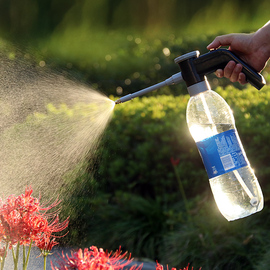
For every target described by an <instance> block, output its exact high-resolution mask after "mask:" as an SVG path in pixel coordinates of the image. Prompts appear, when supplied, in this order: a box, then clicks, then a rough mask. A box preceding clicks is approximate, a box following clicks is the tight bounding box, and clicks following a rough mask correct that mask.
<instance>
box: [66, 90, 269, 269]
mask: <svg viewBox="0 0 270 270" xmlns="http://www.w3.org/2000/svg"><path fill="white" fill-rule="evenodd" d="M269 90H270V89H269V87H268V86H266V87H264V88H263V89H262V90H261V91H257V90H256V89H254V88H252V87H251V86H249V87H247V88H246V89H244V90H242V91H239V90H238V89H236V88H234V87H232V86H228V87H227V88H225V89H223V88H221V87H219V88H217V89H216V91H217V92H218V93H219V94H221V95H222V96H223V97H224V98H225V99H226V101H227V102H228V103H229V105H230V106H231V108H232V109H233V111H234V115H235V119H236V126H237V129H238V132H239V135H240V138H241V140H242V143H243V145H244V148H245V150H246V153H247V156H248V158H249V161H250V163H251V165H252V167H253V168H254V169H255V172H256V175H257V177H258V179H259V182H260V184H261V186H262V189H263V192H264V196H265V208H264V209H263V211H262V212H260V213H257V214H255V215H253V216H250V217H248V218H245V219H242V220H238V221H234V222H227V221H226V220H225V218H224V217H222V216H221V214H220V213H219V211H218V210H217V207H216V205H215V202H214V200H213V197H212V194H211V191H210V187H209V184H208V179H207V175H206V172H205V170H204V167H203V165H202V161H201V158H200V156H199V154H198V151H197V149H196V146H195V143H194V142H193V140H192V139H191V136H190V134H189V132H188V129H187V126H186V123H185V110H186V105H187V102H188V99H189V97H188V96H187V95H180V96H178V97H174V96H171V95H166V96H162V95H161V96H156V97H148V98H145V97H143V98H138V99H134V100H133V101H130V102H128V103H124V104H120V105H117V106H116V107H115V113H114V117H113V120H112V122H111V123H110V125H109V127H108V129H107V130H106V132H105V134H104V137H103V143H102V145H103V147H102V148H100V157H99V159H98V165H97V170H96V171H95V175H94V179H93V178H91V181H88V185H90V186H92V188H91V189H89V190H91V192H90V193H87V191H86V189H85V188H82V187H81V186H80V185H78V186H77V188H74V189H73V190H74V193H71V194H70V196H71V197H70V198H71V199H72V200H73V201H74V200H75V198H76V202H75V201H74V206H75V209H76V207H77V209H78V210H77V212H76V211H74V216H73V218H74V220H76V225H78V224H83V226H82V227H79V228H78V227H77V226H75V223H74V226H73V225H72V224H71V228H70V230H71V232H72V231H74V233H73V235H77V236H78V237H79V239H78V238H76V237H75V238H74V239H71V241H74V240H75V243H76V244H78V243H80V240H81V244H82V245H90V244H94V245H98V246H106V248H108V249H116V248H117V247H118V246H119V245H121V246H122V247H123V248H124V249H127V250H129V251H132V254H133V255H134V256H135V257H138V258H140V259H143V258H145V257H146V258H150V259H152V260H158V261H160V262H162V263H164V264H169V265H171V266H176V267H181V266H183V265H185V264H187V263H188V262H190V263H191V264H192V265H193V266H194V267H195V268H196V267H197V268H199V267H200V266H202V267H203V269H211V270H212V269H243V268H245V269H263V268H260V267H261V265H265V264H266V263H267V262H268V258H267V252H268V251H267V250H268V247H269V244H270V243H269V241H268V239H269V231H268V228H269V222H270V220H269V218H268V215H269V207H268V204H269V191H270V186H269V184H268V178H269V174H270V171H269V168H268V167H269V166H268V162H267V160H268V155H269V154H268V153H269V151H270V149H269V147H270V146H269V144H268V140H269V136H270V134H269V132H270V128H267V127H268V125H269V123H268V121H267V120H266V119H270V115H268V114H269V110H267V106H268V103H269V101H270V91H269ZM171 157H174V158H179V159H180V163H179V165H177V168H176V169H177V170H178V172H179V175H180V177H181V180H182V182H183V185H184V189H185V192H186V196H187V198H188V203H189V208H190V209H191V216H192V221H189V220H188V215H187V213H186V210H185V207H184V202H183V199H182V197H181V193H180V190H179V188H178V183H177V179H176V176H175V174H174V170H173V167H172V164H171V162H170V158H171ZM88 177H90V175H89V176H88ZM72 185H73V184H72ZM75 187H76V185H75ZM80 190H81V191H80ZM81 209H85V211H83V212H82V211H81ZM82 213H83V214H82ZM76 232H77V233H76ZM80 235H82V236H84V237H83V239H80Z"/></svg>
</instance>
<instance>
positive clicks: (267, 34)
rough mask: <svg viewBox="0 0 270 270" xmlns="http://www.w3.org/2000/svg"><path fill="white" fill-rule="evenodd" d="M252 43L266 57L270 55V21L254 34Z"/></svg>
mask: <svg viewBox="0 0 270 270" xmlns="http://www.w3.org/2000/svg"><path fill="white" fill-rule="evenodd" d="M252 35H253V36H252V43H253V44H254V47H255V49H256V50H260V51H261V52H263V53H264V54H265V57H267V58H269V57H270V21H268V22H267V23H266V24H265V25H264V26H263V27H261V28H260V29H258V30H257V31H256V32H255V33H253V34H252Z"/></svg>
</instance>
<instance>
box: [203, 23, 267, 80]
mask: <svg viewBox="0 0 270 270" xmlns="http://www.w3.org/2000/svg"><path fill="white" fill-rule="evenodd" d="M221 46H229V50H231V51H233V52H235V53H236V54H237V55H238V56H239V57H240V58H241V59H242V60H243V61H245V62H246V63H247V64H249V65H250V66H252V67H253V68H254V69H255V70H256V71H258V72H260V71H261V70H262V69H263V68H264V67H265V65H266V63H267V61H268V59H269V56H270V24H269V23H267V24H266V25H265V26H264V27H263V28H261V29H259V30H258V31H257V32H255V33H252V34H228V35H223V36H218V37H216V38H215V39H214V40H213V41H212V42H211V43H210V44H209V45H208V46H207V49H209V50H211V49H217V48H219V47H221ZM241 71H242V65H241V64H236V63H235V62H234V61H230V62H229V63H228V64H227V65H226V67H225V68H224V70H222V69H218V70H217V71H216V75H217V76H218V77H226V78H228V79H230V80H231V82H236V81H238V82H239V83H241V84H245V83H246V77H245V75H244V74H243V73H242V72H241Z"/></svg>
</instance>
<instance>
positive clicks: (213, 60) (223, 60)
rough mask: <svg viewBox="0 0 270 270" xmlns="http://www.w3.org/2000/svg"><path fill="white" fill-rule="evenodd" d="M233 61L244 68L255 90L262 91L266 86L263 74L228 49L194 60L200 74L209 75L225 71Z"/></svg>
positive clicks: (218, 50) (211, 52)
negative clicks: (219, 70) (218, 70)
mask: <svg viewBox="0 0 270 270" xmlns="http://www.w3.org/2000/svg"><path fill="white" fill-rule="evenodd" d="M231 60H233V61H235V62H236V63H239V64H241V65H242V66H243V68H242V72H243V73H244V74H245V75H246V80H247V81H248V82H249V83H250V84H251V85H253V86H254V87H255V88H257V89H258V90H260V89H261V88H262V87H263V86H264V85H265V79H264V77H263V76H262V75H261V74H259V73H258V72H257V71H256V70H255V69H254V68H252V67H251V66H249V65H248V64H247V63H245V62H244V61H243V60H241V59H240V58H239V57H238V56H237V55H236V54H234V53H233V52H232V51H230V50H227V49H217V50H213V51H210V52H209V53H206V54H204V55H201V56H200V57H198V58H196V59H195V60H194V64H195V66H196V70H197V73H198V74H203V75H207V74H209V73H212V72H215V71H216V70H217V69H224V68H225V66H226V65H227V63H228V62H229V61H231Z"/></svg>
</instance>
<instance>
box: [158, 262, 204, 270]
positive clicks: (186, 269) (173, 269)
mask: <svg viewBox="0 0 270 270" xmlns="http://www.w3.org/2000/svg"><path fill="white" fill-rule="evenodd" d="M188 268H189V264H188V266H187V267H185V268H184V269H183V270H188ZM201 269H202V268H200V269H199V270H201ZM156 270H164V268H163V265H161V264H159V263H158V262H157V265H156ZM167 270H169V267H168V266H167ZM171 270H177V269H176V268H174V267H173V268H172V269H171ZM180 270H181V269H180ZM190 270H193V267H192V268H191V269H190Z"/></svg>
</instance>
